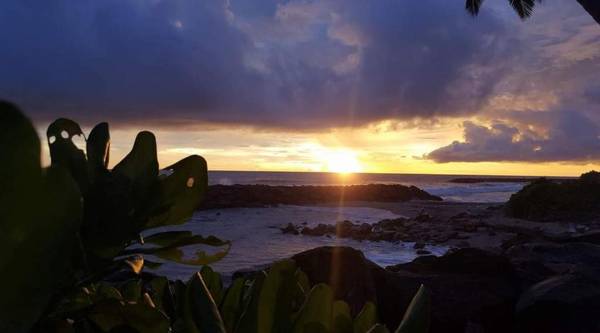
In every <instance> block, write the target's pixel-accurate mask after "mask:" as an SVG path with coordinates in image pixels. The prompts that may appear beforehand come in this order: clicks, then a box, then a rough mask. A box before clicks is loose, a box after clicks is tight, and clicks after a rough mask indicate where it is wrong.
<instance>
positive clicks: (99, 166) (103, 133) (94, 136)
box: [86, 123, 110, 182]
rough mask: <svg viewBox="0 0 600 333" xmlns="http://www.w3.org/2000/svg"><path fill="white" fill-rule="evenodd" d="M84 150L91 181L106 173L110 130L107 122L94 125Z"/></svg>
mask: <svg viewBox="0 0 600 333" xmlns="http://www.w3.org/2000/svg"><path fill="white" fill-rule="evenodd" d="M86 151H87V161H88V171H89V176H90V180H91V181H92V182H93V181H94V180H95V179H97V178H98V177H101V176H104V175H106V174H107V173H108V169H107V168H108V162H109V158H110V132H109V130H108V124H107V123H100V124H98V125H96V126H94V128H93V129H92V131H91V132H90V135H89V136H88V139H87V142H86Z"/></svg>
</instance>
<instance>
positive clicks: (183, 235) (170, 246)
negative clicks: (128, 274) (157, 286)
mask: <svg viewBox="0 0 600 333" xmlns="http://www.w3.org/2000/svg"><path fill="white" fill-rule="evenodd" d="M144 243H145V244H148V245H152V244H153V245H158V246H157V247H151V248H148V247H141V248H133V249H127V250H125V251H123V252H121V254H122V255H125V254H134V253H140V254H152V255H155V256H157V257H159V258H162V259H166V260H171V261H175V262H178V263H182V264H187V265H210V264H212V263H214V262H217V261H219V260H221V259H222V258H223V257H225V256H226V255H227V253H229V250H230V248H231V242H229V241H225V240H221V239H219V238H217V237H214V236H208V237H203V236H201V235H193V234H192V233H191V232H189V231H166V232H162V233H157V234H154V235H151V236H148V237H146V238H145V239H144ZM190 245H206V246H210V247H220V248H221V249H220V250H218V251H216V252H213V253H207V252H206V251H204V250H202V249H196V250H195V252H194V255H193V256H192V257H186V256H185V255H184V252H183V248H184V247H185V246H190Z"/></svg>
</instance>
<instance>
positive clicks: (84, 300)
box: [43, 260, 430, 333]
mask: <svg viewBox="0 0 600 333" xmlns="http://www.w3.org/2000/svg"><path fill="white" fill-rule="evenodd" d="M429 304H430V300H429V294H428V291H427V290H426V289H425V288H424V287H421V288H420V289H419V291H418V292H417V294H416V295H415V297H414V299H413V300H412V302H411V304H410V306H409V308H408V310H407V312H406V314H405V315H404V319H403V320H402V323H401V324H400V326H399V327H398V329H397V330H396V331H395V332H397V333H421V332H423V333H424V332H428V330H429ZM65 326H66V327H72V328H74V329H76V330H78V331H82V332H108V331H111V330H115V329H117V328H120V329H125V328H127V329H128V330H127V331H131V329H133V330H134V331H138V332H167V331H168V329H169V328H171V329H172V330H173V331H174V332H223V333H224V332H233V333H259V332H260V333H263V332H265V333H268V332H301V333H304V332H311V333H312V332H331V333H365V332H389V330H388V329H387V328H386V327H385V326H384V325H382V324H378V323H377V309H376V306H375V305H374V304H373V303H370V302H368V303H366V304H365V305H364V308H363V310H362V311H360V313H359V314H358V315H357V316H356V317H355V318H352V317H351V315H350V308H349V306H348V304H346V303H345V302H344V301H341V300H334V296H333V291H332V289H331V288H330V287H329V286H328V285H326V284H317V285H314V286H312V287H311V286H309V285H308V282H307V280H306V276H305V275H304V273H302V271H300V270H299V269H298V268H297V267H296V264H295V263H294V261H293V260H283V261H279V262H276V263H274V264H273V265H272V266H271V267H270V268H269V269H268V270H267V271H261V272H259V273H257V274H254V275H253V276H250V277H245V278H237V279H235V280H234V281H233V282H232V283H231V285H230V286H229V287H227V288H224V287H223V285H222V283H221V277H220V275H219V274H218V273H216V272H214V271H212V270H211V269H210V268H209V267H208V266H205V267H203V269H202V270H201V271H200V272H199V273H196V274H194V275H193V276H192V278H191V279H190V280H189V281H188V282H187V283H183V282H181V281H175V282H170V281H168V280H166V279H165V278H163V277H156V276H153V275H144V274H142V275H137V276H135V278H133V279H131V280H127V281H120V282H117V283H109V282H105V281H101V282H97V283H91V284H89V285H87V286H84V287H80V288H78V289H76V291H75V292H73V293H72V294H70V295H68V296H67V297H65V298H64V299H63V300H62V302H61V303H59V304H58V305H57V306H56V308H55V309H54V310H53V311H52V313H51V315H49V316H48V317H47V319H46V321H45V322H44V323H43V328H44V329H45V330H49V329H51V328H56V327H65Z"/></svg>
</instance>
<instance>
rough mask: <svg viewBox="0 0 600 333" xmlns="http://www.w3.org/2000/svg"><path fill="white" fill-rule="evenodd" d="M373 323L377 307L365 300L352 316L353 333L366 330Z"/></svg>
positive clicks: (375, 320)
mask: <svg viewBox="0 0 600 333" xmlns="http://www.w3.org/2000/svg"><path fill="white" fill-rule="evenodd" d="M375 324H377V308H376V307H375V304H373V303H371V302H366V303H365V305H364V306H363V308H362V310H360V312H359V313H358V315H357V316H356V318H354V333H364V332H368V331H369V329H371V327H373V326H374V325H375Z"/></svg>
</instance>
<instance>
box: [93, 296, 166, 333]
mask: <svg viewBox="0 0 600 333" xmlns="http://www.w3.org/2000/svg"><path fill="white" fill-rule="evenodd" d="M88 318H89V319H90V320H91V321H92V322H94V324H96V325H98V327H100V328H101V329H102V330H103V331H105V332H108V331H110V330H112V329H114V328H117V327H122V326H125V327H130V328H132V329H134V330H136V331H137V332H148V333H164V332H169V327H170V323H169V319H168V318H167V317H166V316H165V315H164V314H163V313H162V312H161V311H159V310H158V309H156V308H153V307H151V306H149V305H147V304H145V303H143V302H139V303H127V302H121V301H117V300H109V301H106V302H102V303H98V304H97V305H95V306H94V308H93V309H92V310H91V311H90V313H89V314H88Z"/></svg>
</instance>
